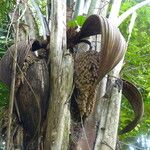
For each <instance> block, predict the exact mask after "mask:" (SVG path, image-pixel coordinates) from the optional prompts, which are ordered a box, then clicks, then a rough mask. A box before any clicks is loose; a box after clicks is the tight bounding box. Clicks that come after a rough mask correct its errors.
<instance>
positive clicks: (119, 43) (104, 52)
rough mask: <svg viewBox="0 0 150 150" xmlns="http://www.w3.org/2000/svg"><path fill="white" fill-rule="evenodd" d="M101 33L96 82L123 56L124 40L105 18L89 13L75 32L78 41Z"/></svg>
mask: <svg viewBox="0 0 150 150" xmlns="http://www.w3.org/2000/svg"><path fill="white" fill-rule="evenodd" d="M97 34H101V37H100V39H97V40H98V41H99V42H101V47H100V52H99V70H98V72H99V79H98V82H99V81H101V79H102V78H103V77H104V76H105V75H106V74H107V73H108V72H109V71H111V70H112V69H113V68H114V67H115V66H116V65H117V64H118V63H119V62H120V60H121V59H122V58H123V56H124V54H125V51H126V42H125V39H124V38H123V36H122V34H121V33H120V31H119V29H118V28H117V27H116V26H114V25H113V24H112V23H111V22H109V20H108V19H107V18H104V17H102V16H97V15H91V16H89V17H88V18H87V20H86V21H85V23H84V24H83V26H82V28H81V31H80V32H79V33H78V34H77V37H75V38H78V39H79V40H78V41H80V40H81V39H83V38H86V37H89V36H93V35H97Z"/></svg>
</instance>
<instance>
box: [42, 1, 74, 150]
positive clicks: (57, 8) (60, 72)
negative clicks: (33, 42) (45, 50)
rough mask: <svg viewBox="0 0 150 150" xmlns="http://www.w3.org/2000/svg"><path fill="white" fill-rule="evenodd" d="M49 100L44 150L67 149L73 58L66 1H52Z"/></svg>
mask: <svg viewBox="0 0 150 150" xmlns="http://www.w3.org/2000/svg"><path fill="white" fill-rule="evenodd" d="M51 6H52V8H51V10H52V11H51V23H52V24H51V41H50V58H49V59H50V70H51V73H50V84H51V91H50V100H49V108H48V115H47V129H46V138H45V146H44V150H50V149H51V150H56V149H57V150H61V149H62V150H65V149H67V147H68V142H69V133H70V112H69V99H70V96H71V92H72V90H73V89H72V88H73V86H72V84H73V59H72V56H71V55H70V54H69V52H68V50H66V1H59V0H53V1H51Z"/></svg>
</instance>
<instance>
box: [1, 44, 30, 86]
mask: <svg viewBox="0 0 150 150" xmlns="http://www.w3.org/2000/svg"><path fill="white" fill-rule="evenodd" d="M17 45H18V46H17V64H18V65H19V67H20V68H22V66H23V63H24V61H25V58H26V56H27V54H28V52H29V50H30V48H31V45H29V44H26V43H25V42H24V41H22V42H19V43H18V44H17ZM14 51H15V45H12V46H11V47H10V48H9V49H8V50H7V51H6V53H5V55H4V56H3V57H2V59H1V60H0V80H1V81H2V82H3V83H4V84H6V85H7V86H8V87H9V88H10V86H11V80H12V64H13V55H14ZM18 71H19V70H18V67H17V73H18Z"/></svg>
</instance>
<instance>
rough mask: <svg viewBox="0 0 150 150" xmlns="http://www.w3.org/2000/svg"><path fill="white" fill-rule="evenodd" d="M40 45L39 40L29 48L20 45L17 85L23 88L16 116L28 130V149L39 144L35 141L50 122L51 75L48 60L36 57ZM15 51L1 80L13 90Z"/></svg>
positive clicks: (2, 66) (2, 65)
mask: <svg viewBox="0 0 150 150" xmlns="http://www.w3.org/2000/svg"><path fill="white" fill-rule="evenodd" d="M38 43H39V42H38V41H37V40H33V41H31V43H29V44H25V42H18V43H17V45H18V46H17V76H16V81H17V82H18V80H20V81H19V83H20V84H19V86H18V87H17V85H16V93H15V103H16V105H15V106H17V108H16V109H15V110H16V111H15V112H17V116H18V120H19V122H20V124H21V125H22V127H23V129H24V134H25V135H26V136H27V137H28V138H26V136H25V137H24V138H25V139H24V142H25V143H24V145H26V146H27V145H28V146H29V144H30V142H31V141H32V140H35V139H34V138H35V137H36V138H38V135H39V134H40V130H41V126H42V124H43V121H44V120H45V119H46V113H47V105H48V98H49V71H48V66H47V64H46V60H45V59H39V58H38V57H36V55H35V54H34V53H33V50H34V51H35V50H38V49H39V48H41V46H40V45H39V44H38ZM14 48H15V46H14V45H12V46H11V47H10V48H9V49H8V51H7V52H6V54H5V55H4V56H3V58H2V60H1V61H0V80H1V81H2V82H3V83H5V84H6V85H7V86H8V87H9V88H10V85H11V80H12V78H11V77H12V63H13V53H14ZM18 66H19V68H20V69H21V70H22V72H20V69H19V68H18ZM24 71H25V72H24ZM22 73H23V74H22ZM20 78H21V79H20ZM22 79H23V81H22ZM36 140H37V139H36Z"/></svg>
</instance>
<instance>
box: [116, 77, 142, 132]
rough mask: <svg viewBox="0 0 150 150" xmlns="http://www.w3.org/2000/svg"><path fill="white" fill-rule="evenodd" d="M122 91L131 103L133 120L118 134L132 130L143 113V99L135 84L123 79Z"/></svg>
mask: <svg viewBox="0 0 150 150" xmlns="http://www.w3.org/2000/svg"><path fill="white" fill-rule="evenodd" d="M122 93H123V95H124V96H125V97H126V98H127V100H128V101H129V103H130V104H131V106H132V108H133V111H134V113H135V117H134V119H133V121H131V122H130V123H129V124H128V125H127V126H126V127H125V128H124V129H123V130H121V131H120V132H119V134H124V133H126V132H130V131H131V130H133V129H134V128H135V127H136V125H137V124H138V123H139V121H140V120H141V118H142V116H143V113H144V106H143V99H142V96H141V93H140V92H139V91H138V89H137V87H136V86H135V85H133V84H132V83H131V82H129V81H126V80H124V79H123V89H122Z"/></svg>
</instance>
